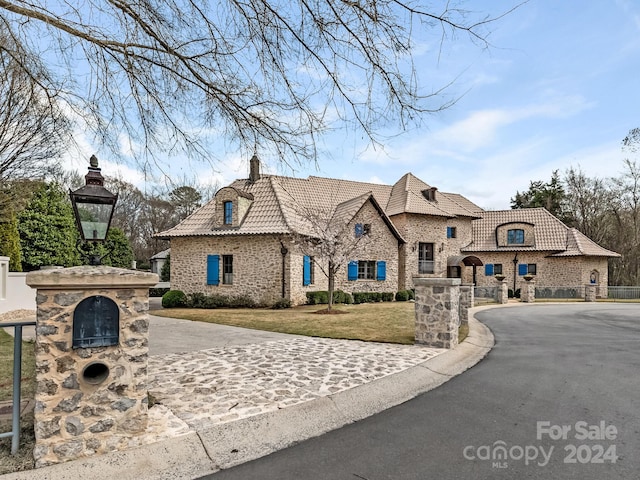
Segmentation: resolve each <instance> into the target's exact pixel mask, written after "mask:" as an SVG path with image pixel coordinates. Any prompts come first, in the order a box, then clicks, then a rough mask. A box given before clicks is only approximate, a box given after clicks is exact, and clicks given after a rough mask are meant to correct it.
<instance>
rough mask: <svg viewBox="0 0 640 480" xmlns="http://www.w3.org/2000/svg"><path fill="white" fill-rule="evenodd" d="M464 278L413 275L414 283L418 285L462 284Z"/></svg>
mask: <svg viewBox="0 0 640 480" xmlns="http://www.w3.org/2000/svg"><path fill="white" fill-rule="evenodd" d="M461 283H462V280H460V279H459V278H434V277H413V284H414V285H415V286H416V287H417V286H418V285H421V286H425V287H432V286H435V287H447V286H449V287H452V286H455V285H460V284H461Z"/></svg>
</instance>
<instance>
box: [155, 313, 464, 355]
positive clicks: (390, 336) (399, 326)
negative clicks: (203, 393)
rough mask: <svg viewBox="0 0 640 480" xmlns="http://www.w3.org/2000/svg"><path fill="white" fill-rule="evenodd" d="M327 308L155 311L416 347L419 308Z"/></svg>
mask: <svg viewBox="0 0 640 480" xmlns="http://www.w3.org/2000/svg"><path fill="white" fill-rule="evenodd" d="M324 308H325V307H324V306H323V305H303V306H299V307H294V308H287V309H282V310H273V309H266V308H265V309H261V308H256V309H227V308H221V309H195V308H170V309H165V310H154V311H153V312H152V313H153V315H158V316H162V317H173V318H181V319H184V320H192V321H197V322H209V323H217V324H220V325H231V326H233V327H243V328H252V329H254V330H265V331H268V332H278V333H291V334H295V335H306V336H311V337H323V338H338V339H347V340H364V341H367V342H383V343H400V344H404V345H412V344H413V343H414V338H415V306H414V303H413V302H383V303H363V304H359V305H342V304H341V305H336V306H334V310H338V311H340V312H342V313H341V314H333V315H326V314H319V313H316V312H318V311H322V310H323V309H324ZM468 333H469V327H466V329H465V328H464V327H461V329H460V330H459V338H460V341H463V340H464V338H466V336H467V335H468Z"/></svg>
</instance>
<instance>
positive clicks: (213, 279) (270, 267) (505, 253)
mask: <svg viewBox="0 0 640 480" xmlns="http://www.w3.org/2000/svg"><path fill="white" fill-rule="evenodd" d="M319 217H323V218H325V219H329V218H330V219H331V228H334V229H335V228H338V229H340V232H341V233H340V238H342V239H344V242H345V243H348V242H351V244H352V245H353V248H351V249H349V250H348V251H347V253H345V255H349V258H343V259H342V262H341V263H343V265H344V266H343V267H342V268H341V269H340V270H339V271H338V273H337V275H336V277H335V279H336V284H335V288H336V289H341V290H344V291H347V292H350V293H353V292H358V291H368V292H369V291H374V292H396V291H397V290H403V289H408V288H412V287H413V281H412V278H413V277H414V276H418V275H419V276H426V277H454V278H462V281H463V283H475V284H476V285H489V284H491V283H492V282H493V284H495V278H494V276H495V275H496V274H498V273H499V272H502V275H504V276H505V277H506V278H507V280H508V281H516V282H518V281H521V280H522V277H523V276H524V274H525V272H524V270H523V267H522V265H525V267H526V268H527V272H526V273H531V272H532V271H535V274H536V276H537V277H536V278H538V279H539V282H538V283H540V284H542V283H545V282H550V283H549V285H556V284H566V285H584V284H585V283H589V281H591V278H592V276H593V275H595V276H596V281H597V282H599V283H600V284H602V285H606V282H607V258H608V257H612V256H617V255H618V254H616V253H614V252H610V251H608V250H605V249H603V248H602V247H600V246H598V245H596V244H595V243H594V242H592V241H591V240H589V239H588V238H587V237H585V236H584V235H582V234H581V233H580V232H578V231H577V230H574V229H569V228H568V227H566V226H565V225H564V224H562V222H560V221H559V220H557V219H556V218H555V217H553V215H551V214H550V213H549V212H547V211H546V210H544V209H527V210H508V211H502V212H487V211H484V210H482V209H481V208H480V207H478V206H477V205H475V204H474V203H473V202H471V201H469V200H468V199H466V198H465V197H463V196H462V195H459V194H455V193H445V192H440V191H439V190H438V189H437V188H435V187H432V186H430V185H428V184H426V183H425V182H423V181H422V180H420V179H418V178H417V177H415V176H414V175H412V174H411V173H407V174H405V175H404V176H403V177H402V178H400V179H399V180H398V181H397V182H396V183H395V184H394V185H379V184H373V183H365V182H355V181H348V180H338V179H331V178H321V177H313V176H311V177H308V178H306V179H298V178H292V177H284V176H276V175H261V174H260V163H259V160H258V159H257V157H255V156H254V157H253V158H252V159H251V162H250V175H249V178H248V179H242V180H236V181H234V182H233V183H231V184H230V185H229V186H227V187H224V188H222V189H220V190H219V191H218V192H217V193H216V196H215V197H214V198H213V199H212V200H211V201H210V202H209V203H207V204H206V205H204V206H203V207H201V208H200V209H198V210H197V211H196V212H194V213H193V214H192V215H191V216H189V217H188V218H186V219H185V220H184V221H182V222H181V223H180V224H178V225H177V226H175V227H174V228H172V229H170V230H167V231H165V232H161V233H159V234H158V236H159V237H162V238H166V239H169V240H170V241H171V263H172V269H171V270H172V272H171V273H172V277H171V284H172V288H173V289H178V290H182V291H184V292H185V293H195V292H202V293H207V294H212V293H221V294H226V295H245V296H250V297H251V298H253V299H254V300H255V301H257V302H258V303H260V304H265V305H269V304H273V303H275V302H276V301H277V300H279V299H281V298H286V299H289V300H290V301H291V302H292V303H293V304H301V303H304V302H305V301H306V293H307V292H308V291H314V290H326V289H327V277H326V276H325V275H324V274H323V271H326V267H327V265H326V263H327V262H326V259H325V260H321V259H320V258H318V257H317V256H314V255H312V254H311V253H310V252H309V251H307V249H306V246H307V245H308V241H309V239H314V238H315V239H317V238H319V237H321V236H322V235H323V234H322V233H319V232H320V231H321V230H323V228H321V227H322V225H318V222H317V221H316V220H317V219H318V218H319ZM325 230H326V228H325ZM516 256H517V261H516V263H515V265H516V267H515V268H516V271H515V276H514V275H513V273H514V270H513V268H514V267H513V265H514V264H513V259H514V258H515V257H516ZM554 272H561V273H554Z"/></svg>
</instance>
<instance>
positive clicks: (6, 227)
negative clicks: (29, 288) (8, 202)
mask: <svg viewBox="0 0 640 480" xmlns="http://www.w3.org/2000/svg"><path fill="white" fill-rule="evenodd" d="M7 217H8V218H7V219H6V221H0V255H1V256H4V257H9V271H11V272H21V271H22V263H21V258H22V256H21V254H20V234H19V233H18V221H17V219H16V216H15V215H14V214H13V212H10V213H9V214H8V216H7Z"/></svg>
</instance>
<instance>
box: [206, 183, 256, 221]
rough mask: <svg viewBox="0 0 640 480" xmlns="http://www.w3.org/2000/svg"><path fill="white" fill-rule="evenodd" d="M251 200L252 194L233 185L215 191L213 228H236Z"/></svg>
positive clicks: (242, 219)
mask: <svg viewBox="0 0 640 480" xmlns="http://www.w3.org/2000/svg"><path fill="white" fill-rule="evenodd" d="M252 202H253V195H252V194H250V193H248V192H243V191H242V190H238V189H236V188H234V187H224V188H221V189H220V190H218V193H216V219H215V228H237V227H239V226H240V225H241V224H242V222H243V221H244V217H245V215H246V214H247V212H248V211H249V207H250V206H251V203H252Z"/></svg>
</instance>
